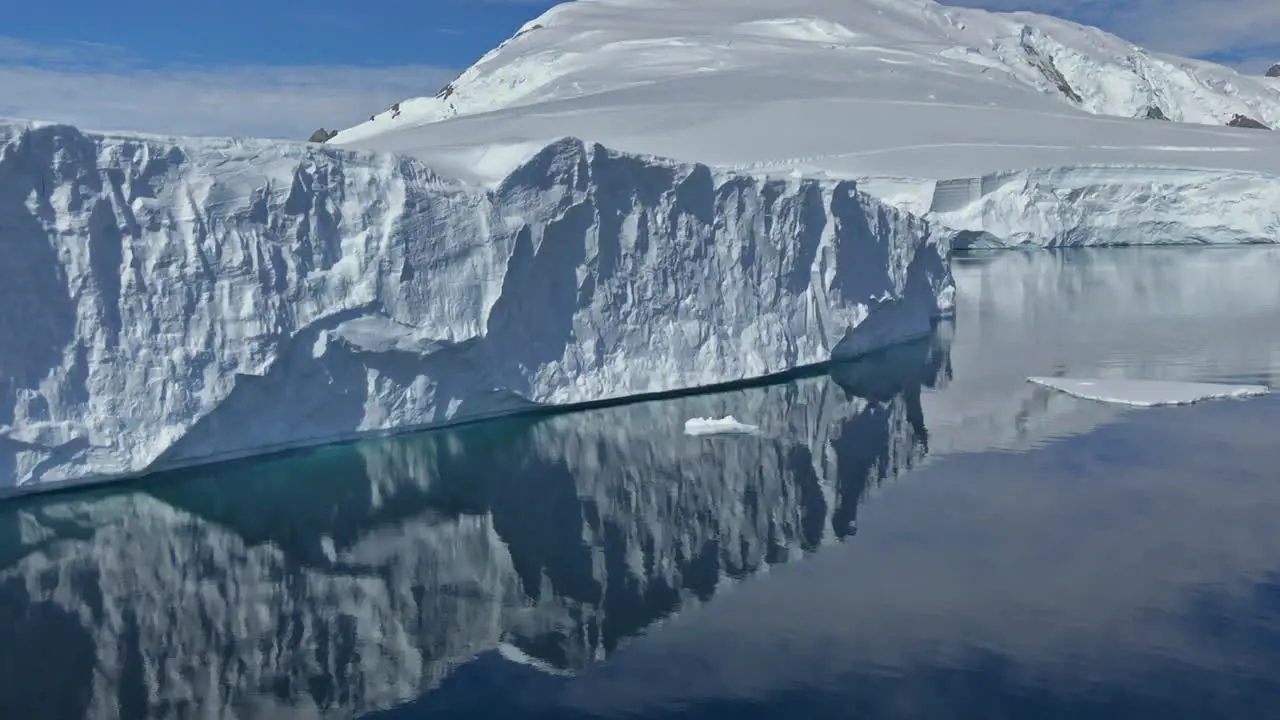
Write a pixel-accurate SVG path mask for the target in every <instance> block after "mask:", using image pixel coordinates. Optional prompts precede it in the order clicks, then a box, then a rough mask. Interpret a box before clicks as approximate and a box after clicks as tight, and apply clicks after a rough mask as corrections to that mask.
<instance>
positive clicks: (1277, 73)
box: [1267, 63, 1280, 77]
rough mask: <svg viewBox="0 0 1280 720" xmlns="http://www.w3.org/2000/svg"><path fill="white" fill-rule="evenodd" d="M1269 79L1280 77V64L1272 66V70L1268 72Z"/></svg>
mask: <svg viewBox="0 0 1280 720" xmlns="http://www.w3.org/2000/svg"><path fill="white" fill-rule="evenodd" d="M1267 77H1280V63H1276V64H1275V65H1272V66H1271V68H1270V69H1269V70H1267Z"/></svg>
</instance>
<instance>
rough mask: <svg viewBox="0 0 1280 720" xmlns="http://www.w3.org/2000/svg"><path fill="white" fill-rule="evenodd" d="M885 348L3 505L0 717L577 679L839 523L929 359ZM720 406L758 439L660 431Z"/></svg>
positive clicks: (326, 701) (881, 478) (346, 707)
mask: <svg viewBox="0 0 1280 720" xmlns="http://www.w3.org/2000/svg"><path fill="white" fill-rule="evenodd" d="M894 352H895V354H894V356H893V357H892V358H890V359H889V360H890V362H891V363H892V365H891V367H890V368H889V369H891V370H894V371H896V372H897V377H896V378H894V377H886V376H885V375H884V374H883V372H881V371H879V370H873V371H871V372H864V373H862V374H858V373H856V372H851V373H849V374H848V376H847V377H840V378H834V379H833V378H829V377H818V378H809V379H806V380H803V381H800V382H798V383H794V384H789V385H775V386H771V387H765V388H754V389H749V390H741V391H737V392H734V393H729V394H721V395H716V396H700V397H687V398H682V399H679V400H671V401H664V402H662V403H653V404H635V405H629V406H625V407H615V408H610V409H605V410H596V411H590V412H585V413H578V414H573V415H562V416H558V417H554V418H550V419H545V420H542V421H539V422H536V423H528V422H525V421H517V422H516V423H514V424H508V425H506V426H505V427H503V428H500V429H492V428H491V426H472V427H471V428H469V429H464V430H460V431H456V432H441V433H432V434H423V435H417V436H413V437H406V438H397V439H394V440H385V441H380V442H371V443H362V444H358V445H348V446H343V447H337V448H331V449H325V450H321V451H315V452H313V453H311V455H309V456H307V457H305V458H302V459H299V458H290V459H287V460H284V461H269V462H264V463H260V464H257V465H255V466H254V467H253V468H251V469H249V470H248V471H245V470H244V469H240V470H236V469H234V468H225V469H220V470H219V469H210V470H209V471H207V472H206V473H205V474H203V475H197V476H196V477H188V478H185V479H183V480H181V481H178V482H176V483H170V482H165V481H164V479H163V478H157V479H156V481H154V482H152V483H150V484H149V485H148V486H146V488H145V489H139V488H134V489H130V490H116V491H114V492H99V493H94V494H77V495H47V496H44V497H39V498H32V499H29V500H28V501H25V502H23V503H20V504H19V503H9V504H6V505H5V506H4V508H3V512H0V640H3V641H2V642H0V675H3V676H4V677H2V678H0V679H2V680H3V681H4V682H3V687H4V689H5V692H4V693H0V716H3V717H6V718H8V717H13V718H36V717H40V718H43V717H68V718H69V717H75V718H88V719H90V720H108V719H114V718H120V717H128V718H144V717H145V718H174V717H178V718H188V717H192V718H194V717H199V718H208V719H210V720H212V719H215V718H216V719H219V720H224V719H225V720H230V719H232V718H243V719H245V720H247V719H248V718H316V717H333V718H338V717H352V716H354V715H357V714H359V713H361V712H368V711H372V710H376V709H380V708H386V707H389V706H392V705H395V704H397V703H400V702H404V701H406V700H409V699H412V698H414V697H416V696H418V695H419V694H421V693H424V692H426V691H428V690H430V689H431V688H433V687H435V686H436V685H438V684H439V683H440V682H441V681H442V680H443V679H444V678H446V677H447V676H448V675H449V674H450V673H451V672H453V670H454V669H455V668H456V667H457V666H458V665H459V664H461V663H464V662H467V661H469V660H470V659H471V658H473V657H475V656H476V655H477V654H479V653H483V652H486V651H491V650H494V649H497V648H499V647H501V646H502V645H503V644H505V645H506V646H507V647H515V648H519V650H520V651H522V653H523V654H524V655H525V656H529V657H532V658H535V659H536V660H537V661H538V662H539V664H541V665H542V666H544V667H551V668H558V669H562V670H569V671H573V670H577V669H580V668H582V667H584V666H586V665H587V664H589V663H591V662H593V661H594V660H596V659H599V658H602V657H604V656H605V655H607V654H608V653H610V652H612V651H613V649H614V648H615V647H616V646H617V645H618V644H619V643H620V642H624V641H625V640H626V639H627V638H628V637H631V636H633V635H635V634H636V633H638V632H641V631H643V630H644V629H645V628H646V627H649V626H651V625H652V624H653V623H655V622H658V621H660V620H661V619H662V618H664V617H666V616H668V615H670V614H671V613H672V612H675V611H678V610H680V609H681V608H685V607H688V606H690V605H694V604H697V603H699V602H702V601H705V600H708V599H710V598H711V597H712V596H713V595H715V594H716V593H718V592H721V591H722V590H723V589H724V588H725V586H726V585H727V584H730V583H732V581H733V580H735V579H741V578H745V577H748V576H751V575H754V574H755V573H757V572H760V571H762V570H765V569H767V568H768V566H769V565H771V564H778V563H782V562H787V561H789V560H794V559H797V558H799V557H801V556H803V555H804V554H805V552H806V551H808V550H812V549H814V548H816V547H818V546H819V545H822V544H824V543H829V542H833V541H835V540H836V539H837V538H841V537H845V536H847V535H848V534H849V533H850V532H851V531H852V528H851V526H852V522H853V520H854V518H855V516H856V512H857V505H858V503H859V502H861V501H862V500H863V499H864V497H865V496H866V494H867V491H868V489H869V488H873V487H875V486H877V485H879V484H880V483H883V482H886V481H890V480H892V479H894V478H895V477H897V476H898V475H899V474H901V473H902V472H905V471H906V470H907V469H909V468H910V467H912V466H913V465H914V464H915V463H917V462H919V461H920V460H921V458H922V457H923V456H924V454H925V452H926V451H927V446H926V433H925V428H924V419H923V416H922V415H921V409H920V393H921V388H922V385H924V384H932V383H933V381H934V379H935V378H936V377H937V376H938V373H939V372H941V371H942V370H944V369H945V367H946V346H945V345H944V344H939V343H937V342H916V343H912V344H909V345H906V346H903V347H901V348H899V349H898V350H896V351H894ZM863 367H864V369H865V366H863ZM873 378H874V379H875V380H874V381H873V380H872V379H873ZM729 413H732V414H736V415H737V416H739V417H743V418H751V419H753V420H756V421H758V422H759V423H760V425H761V433H760V434H759V435H755V436H743V437H737V438H733V439H718V440H707V439H700V438H691V437H685V436H683V435H682V434H681V432H680V429H681V424H682V423H683V422H684V420H685V419H686V418H687V417H690V416H696V415H722V414H729ZM494 433H498V435H497V436H495V435H494ZM301 480H305V481H303V482H300V481H301ZM229 485H230V486H234V487H232V488H230V489H229ZM53 687H56V688H57V690H56V691H52V690H51V688H53Z"/></svg>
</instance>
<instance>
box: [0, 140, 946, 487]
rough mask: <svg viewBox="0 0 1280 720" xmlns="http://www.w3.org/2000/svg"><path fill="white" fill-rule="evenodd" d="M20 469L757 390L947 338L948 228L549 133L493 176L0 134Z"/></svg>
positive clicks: (834, 193) (15, 462) (395, 161)
mask: <svg viewBox="0 0 1280 720" xmlns="http://www.w3.org/2000/svg"><path fill="white" fill-rule="evenodd" d="M0 242H2V243H3V247H4V250H5V255H6V261H5V262H4V263H0V336H3V337H4V342H3V343H0V485H4V486H12V485H15V484H25V483H41V482H45V481H54V480H63V479H77V478H85V477H93V476H100V475H112V474H122V473H132V472H137V471H141V470H154V469H158V468H160V467H170V466H174V465H180V464H187V463H192V462H202V461H208V460H212V459H217V458H224V457H232V456H238V455H245V454H251V453H255V452H262V451H265V450H269V449H273V448H280V447H287V446H292V445H299V444H316V443H321V442H325V441H331V440H337V439H341V438H344V437H351V436H353V435H356V434H361V433H369V432H376V431H384V430H403V429H406V428H411V427H421V426H427V425H431V424H439V423H443V422H449V421H457V420H461V419H465V418H475V417H481V416H485V415H491V414H494V413H500V412H506V411H510V410H512V409H517V408H521V407H528V406H530V405H531V404H535V403H536V404H551V405H558V404H566V403H576V402H582V401H597V400H604V399H609V398H621V397H628V396H634V395H638V394H644V393H651V392H658V391H668V390H679V389H689V388H697V387H702V386H706V385H710V384H715V383H720V382H725V381H734V380H743V379H750V378H755V377H760V376H764V375H769V374H772V373H776V372H783V371H788V370H792V369H794V368H796V367H798V366H803V365H806V364H811V363H817V362H824V361H827V360H829V359H830V358H832V357H833V356H843V355H853V354H857V353H859V352H861V351H864V350H867V349H870V348H874V347H878V346H880V345H883V344H885V343H889V342H893V341H896V340H900V339H902V338H905V337H910V336H916V335H920V334H921V333H924V332H927V331H928V329H929V326H930V323H931V321H932V320H933V319H934V318H935V317H936V316H938V315H939V314H940V313H945V312H946V311H947V310H948V309H949V306H950V303H951V302H952V285H951V279H950V274H949V271H948V269H947V264H946V262H945V254H946V252H947V247H946V245H945V243H939V242H938V241H937V240H936V239H935V238H933V237H932V236H931V235H930V234H929V232H928V228H927V225H926V224H925V223H923V222H922V221H920V220H919V219H917V218H915V217H912V216H910V215H908V214H906V213H903V212H899V211H895V210H893V209H891V208H888V207H886V206H884V205H882V204H881V203H879V202H877V201H876V200H874V199H873V198H871V197H869V196H867V195H865V194H862V193H860V192H858V191H857V190H856V189H855V188H854V187H853V185H852V184H851V183H848V182H837V181H828V180H766V179H762V178H759V177H756V176H752V175H749V174H727V173H724V172H719V171H712V170H711V169H709V168H707V167H706V166H702V165H694V164H679V163H674V162H668V161H663V160H657V159H653V158H645V157H637V156H630V155H625V154H620V153H615V152H612V151H609V150H606V149H604V148H602V147H599V146H587V145H584V144H583V143H581V142H578V141H575V140H562V141H557V142H553V143H551V144H550V145H548V146H546V147H544V148H543V149H542V150H541V151H540V152H538V153H536V154H535V155H534V156H533V157H531V158H529V159H528V160H527V161H526V162H524V163H523V164H522V165H520V166H519V167H517V168H515V169H514V170H513V171H512V173H511V174H510V175H509V176H508V177H507V179H506V180H505V181H504V182H503V183H501V185H500V186H499V187H497V188H496V189H494V190H491V191H489V190H482V189H478V188H474V187H471V186H466V185H463V184H461V183H459V182H456V181H452V180H447V179H444V178H441V177H440V176H438V175H436V174H435V173H434V172H433V171H432V170H430V169H429V168H427V167H426V166H424V165H423V164H422V163H421V162H418V161H416V160H413V159H411V158H402V157H395V156H391V155H378V154H371V153H360V152H352V151H349V150H342V149H338V148H327V147H323V146H317V145H307V144H303V143H276V142H268V141H247V140H175V139H168V138H148V137H138V136H116V135H111V136H107V135H94V134H86V133H82V132H80V131H78V130H76V129H75V128H71V127H67V126H59V125H48V126H26V125H16V124H0Z"/></svg>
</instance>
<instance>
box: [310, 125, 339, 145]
mask: <svg viewBox="0 0 1280 720" xmlns="http://www.w3.org/2000/svg"><path fill="white" fill-rule="evenodd" d="M337 134H338V131H337V130H325V129H324V128H320V129H319V130H316V131H315V132H313V133H311V137H309V138H307V142H313V143H322V142H329V141H330V140H332V139H333V138H334V136H336V135H337Z"/></svg>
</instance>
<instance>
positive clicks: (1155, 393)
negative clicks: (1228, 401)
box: [1027, 377, 1271, 407]
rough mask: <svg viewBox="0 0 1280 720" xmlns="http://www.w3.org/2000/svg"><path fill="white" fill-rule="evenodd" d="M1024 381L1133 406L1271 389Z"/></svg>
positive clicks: (1156, 382) (1165, 382)
mask: <svg viewBox="0 0 1280 720" xmlns="http://www.w3.org/2000/svg"><path fill="white" fill-rule="evenodd" d="M1027 382H1030V383H1034V384H1036V385H1043V386H1044V387H1047V388H1051V389H1053V390H1057V391H1059V392H1064V393H1067V394H1068V395H1074V396H1076V397H1078V398H1084V399H1085V400H1096V401H1098V402H1105V403H1116V404H1119V405H1132V406H1134V407H1155V406H1157V405H1190V404H1191V403H1195V402H1200V401H1201V400H1216V399H1222V398H1247V397H1256V396H1259V395H1266V394H1268V393H1270V392H1271V390H1270V388H1267V387H1264V386H1262V385H1227V384H1222V383H1202V382H1176V381H1172V380H1128V379H1123V380H1122V379H1114V378H1065V377H1029V378H1027Z"/></svg>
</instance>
